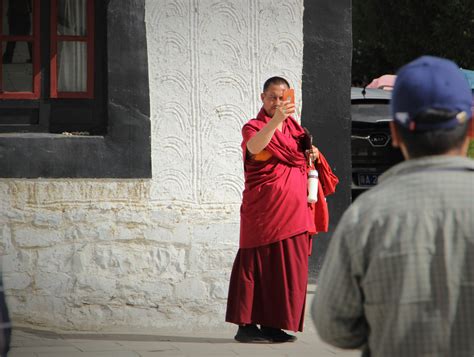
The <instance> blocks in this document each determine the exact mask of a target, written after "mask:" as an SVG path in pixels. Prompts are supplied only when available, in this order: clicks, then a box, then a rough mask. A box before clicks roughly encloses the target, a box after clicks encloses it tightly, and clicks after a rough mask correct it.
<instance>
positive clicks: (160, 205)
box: [0, 0, 303, 330]
mask: <svg viewBox="0 0 474 357" xmlns="http://www.w3.org/2000/svg"><path fill="white" fill-rule="evenodd" d="M302 18H303V0H239V1H237V0H227V1H225V0H169V1H167V0H147V2H146V25H147V26H146V27H147V37H148V50H149V56H148V59H149V75H150V95H151V113H152V118H151V120H152V155H153V179H152V180H5V179H4V180H0V195H1V199H0V227H1V228H0V233H1V237H2V240H1V245H0V249H1V250H2V254H3V268H4V279H5V285H6V288H7V290H8V294H9V297H8V299H9V300H8V301H9V306H10V310H11V312H12V314H13V317H14V319H15V322H16V323H18V324H29V325H35V326H42V327H46V328H56V329H76V330H95V329H109V330H112V329H117V328H118V329H120V328H122V329H123V328H125V329H130V328H132V327H134V328H146V327H152V328H169V327H176V328H181V329H190V328H191V327H193V328H196V327H208V328H212V327H215V326H219V325H220V326H222V325H223V324H224V323H223V320H224V312H225V303H226V296H227V286H228V279H229V274H230V269H231V265H232V262H233V259H234V255H235V253H236V251H237V246H238V232H239V225H238V224H239V205H240V198H241V191H242V188H243V174H242V161H241V152H240V129H241V126H242V125H243V123H244V122H245V121H247V120H248V119H249V118H251V117H254V116H255V115H256V113H257V112H258V109H259V108H260V99H259V94H260V92H261V87H262V84H263V82H264V80H265V79H266V78H268V77H269V76H272V75H283V76H285V77H287V78H288V79H289V81H290V82H291V84H292V85H293V86H295V87H296V88H297V95H299V94H300V90H299V89H300V86H301V72H302V50H303V20H302ZM299 97H300V96H299Z"/></svg>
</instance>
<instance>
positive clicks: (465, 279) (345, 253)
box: [312, 156, 474, 357]
mask: <svg viewBox="0 0 474 357" xmlns="http://www.w3.org/2000/svg"><path fill="white" fill-rule="evenodd" d="M312 313H313V318H314V321H315V324H316V327H317V330H318V333H319V334H320V336H321V338H322V339H323V340H324V341H326V342H328V343H330V344H333V345H335V346H338V347H341V348H363V349H365V352H366V355H369V354H370V355H371V356H380V357H391V356H397V357H399V356H403V357H409V356H414V357H415V356H416V357H420V356H443V357H444V356H445V357H451V356H452V357H460V356H466V357H473V356H474V161H473V160H470V159H467V158H461V157H447V156H432V157H426V158H420V159H415V160H408V161H405V162H403V163H400V164H398V165H396V166H395V167H393V168H392V169H390V170H389V171H387V172H386V173H385V174H384V175H383V176H382V177H381V178H380V183H379V185H377V186H376V187H374V188H373V189H371V190H370V191H368V192H367V193H364V194H363V195H361V196H360V197H359V198H358V199H357V200H356V201H355V202H354V204H353V205H352V206H351V207H350V208H349V209H348V210H347V211H346V212H345V214H344V216H343V217H342V219H341V221H340V223H339V225H338V227H337V229H336V232H335V233H334V236H333V237H332V240H331V243H330V246H329V248H328V252H327V254H326V258H325V261H324V264H323V268H322V271H321V275H320V280H319V284H318V287H317V290H316V296H315V302H314V304H313V310H312Z"/></svg>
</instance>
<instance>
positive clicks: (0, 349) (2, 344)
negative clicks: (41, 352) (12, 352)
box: [0, 274, 11, 357]
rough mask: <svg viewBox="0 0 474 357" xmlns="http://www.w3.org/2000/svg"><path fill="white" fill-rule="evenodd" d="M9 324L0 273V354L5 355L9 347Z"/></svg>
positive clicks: (2, 356)
mask: <svg viewBox="0 0 474 357" xmlns="http://www.w3.org/2000/svg"><path fill="white" fill-rule="evenodd" d="M10 335H11V325H10V318H9V316H8V309H7V304H6V302H5V293H4V291H3V282H2V276H1V274H0V356H1V357H5V356H6V355H7V353H8V350H9V348H10Z"/></svg>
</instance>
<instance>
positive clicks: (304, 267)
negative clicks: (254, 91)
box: [226, 77, 338, 343]
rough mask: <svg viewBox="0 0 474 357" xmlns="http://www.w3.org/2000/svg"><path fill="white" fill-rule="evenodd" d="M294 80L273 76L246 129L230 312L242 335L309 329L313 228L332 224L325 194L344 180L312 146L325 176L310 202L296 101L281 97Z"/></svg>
mask: <svg viewBox="0 0 474 357" xmlns="http://www.w3.org/2000/svg"><path fill="white" fill-rule="evenodd" d="M289 87H290V86H289V84H288V82H287V81H286V80H285V79H284V78H281V77H272V78H270V79H268V80H267V81H266V82H265V84H264V87H263V93H262V94H261V99H262V102H263V106H262V108H261V110H260V112H259V113H258V115H257V118H256V119H252V120H250V121H249V122H248V123H247V124H245V125H244V127H243V129H242V136H243V141H242V152H243V158H244V171H245V189H244V192H243V198H242V206H241V222H240V247H239V251H238V253H237V256H236V259H235V262H234V265H233V268H232V274H231V279H230V285H229V296H228V301H227V313H226V321H227V322H231V323H235V324H237V325H238V326H239V327H238V331H237V334H236V335H235V339H236V340H237V341H239V342H253V343H255V342H292V341H295V340H296V337H295V336H293V335H290V334H288V333H286V332H285V331H283V330H291V331H302V330H303V318H304V308H305V302H306V289H307V283H308V256H309V254H310V253H311V234H314V233H316V232H318V231H327V222H328V212H327V205H326V200H325V198H324V197H325V196H327V195H328V194H330V193H333V192H334V190H335V186H336V184H337V182H338V180H337V177H336V176H334V175H333V174H332V172H331V169H330V167H329V165H328V163H327V162H326V160H325V159H324V157H323V155H322V154H321V153H319V151H318V149H317V148H316V147H314V146H312V147H311V149H310V150H309V153H306V154H309V158H310V160H311V166H312V167H314V166H315V168H316V169H317V170H318V171H319V177H320V179H319V190H318V202H317V204H316V205H315V204H312V205H310V204H308V202H307V195H308V191H307V189H308V187H307V180H308V156H305V148H304V146H303V141H304V138H305V135H307V134H306V133H305V131H304V129H303V128H302V127H301V126H300V125H299V124H298V123H297V122H296V121H295V120H294V119H293V118H292V116H291V115H292V114H293V113H294V112H295V107H294V104H291V102H290V101H283V92H284V91H285V90H286V89H287V88H289ZM257 325H260V327H258V326H257Z"/></svg>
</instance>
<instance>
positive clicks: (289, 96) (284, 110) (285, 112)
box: [274, 88, 295, 122]
mask: <svg viewBox="0 0 474 357" xmlns="http://www.w3.org/2000/svg"><path fill="white" fill-rule="evenodd" d="M294 112H295V91H294V89H293V88H289V89H287V90H285V91H284V92H283V96H282V102H281V104H280V105H279V106H278V108H277V110H276V112H275V115H274V118H276V120H277V121H278V122H283V121H284V120H285V119H286V118H288V117H289V116H290V115H292V114H294Z"/></svg>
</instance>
